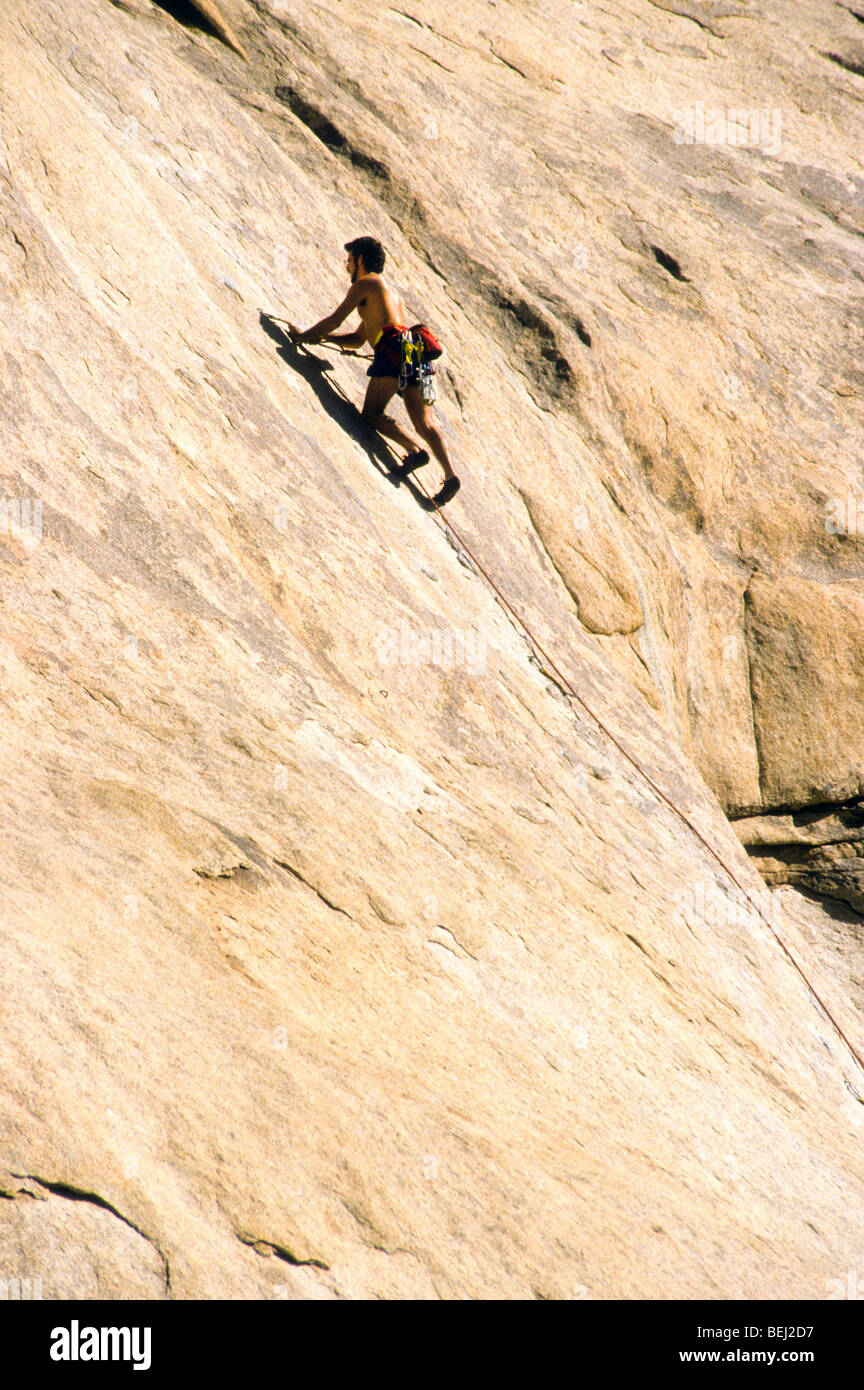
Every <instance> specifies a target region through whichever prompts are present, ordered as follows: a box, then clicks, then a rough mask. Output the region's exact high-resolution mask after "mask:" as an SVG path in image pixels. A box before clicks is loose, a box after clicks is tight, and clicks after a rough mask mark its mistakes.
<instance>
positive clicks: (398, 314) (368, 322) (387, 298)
mask: <svg viewBox="0 0 864 1390" xmlns="http://www.w3.org/2000/svg"><path fill="white" fill-rule="evenodd" d="M351 289H352V291H353V292H354V294H353V296H352V298H353V297H356V305H355V307H356V309H357V312H358V314H359V315H360V318H361V320H362V323H363V328H364V330H365V333H366V341H367V343H374V342H375V339H376V338H377V337H378V335H379V333H380V332H381V329H382V328H383V327H384V326H385V324H388V323H398V324H401V325H402V327H403V328H407V326H408V319H407V313H408V310H407V309H406V308H405V301H404V300H403V299H402V296H401V295H400V294H398V293H397V291H396V290H394V289H392V288H391V287H390V285H388V284H387V281H386V280H385V279H384V276H383V275H372V274H369V275H363V276H362V277H361V278H359V279H357V280H355V282H354V284H353V285H352V286H351Z"/></svg>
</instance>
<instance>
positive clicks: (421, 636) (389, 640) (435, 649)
mask: <svg viewBox="0 0 864 1390" xmlns="http://www.w3.org/2000/svg"><path fill="white" fill-rule="evenodd" d="M378 665H379V666H442V667H443V668H444V670H445V671H449V670H450V669H451V667H453V666H458V665H464V666H465V667H466V668H467V669H468V670H469V671H470V672H471V673H472V674H475V673H477V672H482V671H485V670H486V634H485V633H484V632H483V631H482V629H480V628H477V629H476V630H474V629H471V628H468V629H466V630H464V631H463V630H462V629H459V628H447V627H444V628H436V629H432V630H430V629H428V628H412V627H409V625H408V623H406V622H402V623H400V625H399V628H398V630H397V629H396V628H384V629H383V630H382V631H381V632H380V633H379V634H378Z"/></svg>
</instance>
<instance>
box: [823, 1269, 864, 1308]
mask: <svg viewBox="0 0 864 1390" xmlns="http://www.w3.org/2000/svg"><path fill="white" fill-rule="evenodd" d="M825 1287H826V1289H828V1290H829V1292H828V1293H827V1294H826V1298H827V1299H828V1301H829V1303H830V1302H831V1300H832V1299H839V1298H848V1299H849V1301H850V1302H851V1303H864V1279H859V1277H858V1271H857V1269H850V1270H849V1272H848V1274H847V1275H846V1278H845V1279H826V1280H825Z"/></svg>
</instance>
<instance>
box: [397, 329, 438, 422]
mask: <svg viewBox="0 0 864 1390" xmlns="http://www.w3.org/2000/svg"><path fill="white" fill-rule="evenodd" d="M400 347H401V360H400V363H399V390H400V391H404V389H405V387H406V386H409V385H413V386H419V388H420V394H421V395H422V397H423V400H424V401H426V402H427V404H429V405H432V404H433V403H434V402H435V400H436V399H437V392H436V390H435V382H434V381H433V377H434V375H435V366H434V362H433V359H434V358H436V357H440V356H441V354H442V352H443V351H444V349H443V348H442V346H441V344H440V343H439V342H438V339H437V338H436V337H435V335H434V334H433V333H431V332H430V331H429V329H428V328H427V327H426V325H425V323H415V324H413V325H412V327H411V328H406V329H405V330H404V331H403V333H402V334H401V338H400Z"/></svg>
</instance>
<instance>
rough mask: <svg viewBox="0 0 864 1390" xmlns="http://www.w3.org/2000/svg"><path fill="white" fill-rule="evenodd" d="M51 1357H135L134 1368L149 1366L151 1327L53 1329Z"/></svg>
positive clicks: (75, 1323)
mask: <svg viewBox="0 0 864 1390" xmlns="http://www.w3.org/2000/svg"><path fill="white" fill-rule="evenodd" d="M51 1360H52V1361H132V1362H133V1363H134V1364H133V1367H132V1369H133V1370H135V1371H149V1369H150V1328H149V1327H79V1324H78V1320H77V1318H73V1319H72V1322H71V1323H70V1325H69V1326H68V1327H55V1328H53V1329H52V1332H51Z"/></svg>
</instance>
